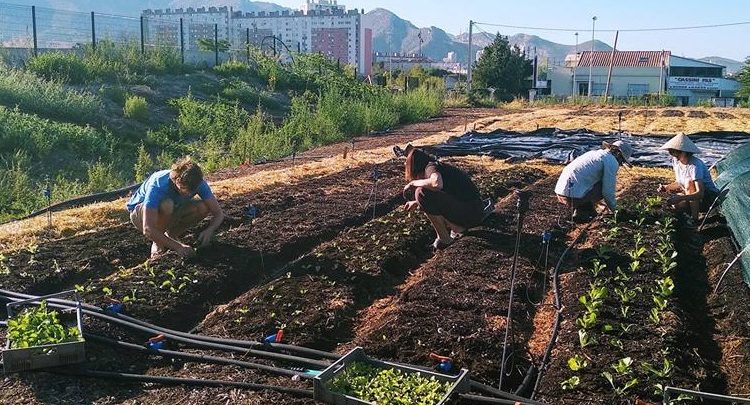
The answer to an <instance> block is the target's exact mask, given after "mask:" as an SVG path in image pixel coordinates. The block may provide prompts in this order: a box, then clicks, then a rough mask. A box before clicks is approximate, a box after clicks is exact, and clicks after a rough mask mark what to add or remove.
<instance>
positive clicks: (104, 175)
mask: <svg viewBox="0 0 750 405" xmlns="http://www.w3.org/2000/svg"><path fill="white" fill-rule="evenodd" d="M123 183H124V181H123V179H122V178H121V176H120V175H119V173H117V171H116V170H115V168H114V165H113V163H112V162H108V163H104V162H102V161H101V160H100V161H98V162H96V163H94V164H92V165H90V166H89V167H88V182H87V183H86V188H87V190H86V192H88V193H98V192H101V191H108V190H113V189H116V188H119V187H121V186H122V185H123Z"/></svg>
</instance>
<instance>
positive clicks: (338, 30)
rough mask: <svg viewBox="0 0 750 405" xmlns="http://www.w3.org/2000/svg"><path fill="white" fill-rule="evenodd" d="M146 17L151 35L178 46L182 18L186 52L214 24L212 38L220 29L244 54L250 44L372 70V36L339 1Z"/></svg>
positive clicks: (156, 13)
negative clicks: (311, 54) (284, 8)
mask: <svg viewBox="0 0 750 405" xmlns="http://www.w3.org/2000/svg"><path fill="white" fill-rule="evenodd" d="M143 16H144V17H145V19H144V20H145V21H146V26H147V27H148V29H146V30H144V31H145V32H146V33H147V34H148V35H158V36H162V37H164V38H168V39H171V43H177V45H178V46H179V41H178V38H179V25H177V28H176V30H175V22H176V23H177V24H179V21H180V19H181V18H182V20H183V30H184V31H183V33H184V35H185V49H186V50H189V49H195V47H197V40H198V39H199V38H201V37H206V35H205V34H206V32H207V30H208V29H209V27H208V26H209V25H210V38H212V39H213V38H214V28H215V27H217V28H218V37H219V40H223V39H225V40H228V41H229V42H230V44H231V48H232V49H235V50H244V49H245V46H246V44H247V43H250V44H251V45H254V46H261V45H262V46H263V49H269V48H275V49H277V50H278V51H279V52H284V51H287V50H288V51H289V52H301V53H309V52H317V53H321V54H323V55H326V56H327V57H328V58H330V59H331V60H334V61H337V62H339V63H341V64H342V65H353V66H356V67H357V70H358V72H359V73H361V74H368V72H369V71H370V70H371V66H372V56H371V53H370V51H367V52H366V50H367V45H368V43H369V44H371V42H372V34H371V32H370V35H369V37H368V35H366V34H367V32H366V30H364V29H362V22H361V13H360V12H359V11H358V10H346V8H345V7H344V6H343V5H339V4H338V2H337V1H335V0H317V1H312V0H307V1H306V3H305V4H303V5H302V7H301V9H300V10H295V11H275V12H258V13H244V12H242V11H235V10H233V9H232V8H227V7H220V8H216V7H210V8H208V9H205V8H199V9H192V8H187V9H174V10H170V9H167V10H164V11H162V10H146V11H144V12H143ZM214 24H216V26H215V25H214ZM193 26H195V28H193ZM274 38H275V40H274ZM368 41H369V42H368ZM368 62H369V63H368Z"/></svg>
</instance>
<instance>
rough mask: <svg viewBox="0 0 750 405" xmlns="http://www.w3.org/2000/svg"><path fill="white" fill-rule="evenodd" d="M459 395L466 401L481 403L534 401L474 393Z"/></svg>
mask: <svg viewBox="0 0 750 405" xmlns="http://www.w3.org/2000/svg"><path fill="white" fill-rule="evenodd" d="M458 396H459V398H461V399H463V400H465V401H469V402H474V403H480V404H503V405H526V404H531V403H532V402H525V401H516V400H513V399H502V398H492V397H485V396H481V395H474V394H458Z"/></svg>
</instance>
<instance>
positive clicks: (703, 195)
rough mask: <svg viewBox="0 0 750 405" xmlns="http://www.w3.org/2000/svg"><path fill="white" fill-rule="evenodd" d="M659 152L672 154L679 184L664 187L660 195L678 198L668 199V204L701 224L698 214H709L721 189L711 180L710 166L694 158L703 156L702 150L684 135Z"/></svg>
mask: <svg viewBox="0 0 750 405" xmlns="http://www.w3.org/2000/svg"><path fill="white" fill-rule="evenodd" d="M659 149H662V150H666V151H669V154H670V155H671V156H672V168H673V169H674V176H675V181H674V182H673V183H670V184H660V185H659V188H658V191H660V192H662V191H666V192H669V193H671V194H674V195H672V196H671V197H669V199H667V204H668V205H671V206H673V207H674V208H675V210H676V211H680V212H686V213H688V214H690V215H691V217H692V218H693V220H694V221H697V220H698V213H699V212H706V211H708V209H709V207H710V205H711V203H712V202H713V200H714V199H715V198H716V196H717V195H719V189H718V188H717V187H716V185H715V184H714V181H713V180H712V179H711V173H709V171H708V168H707V167H706V164H705V163H703V161H702V160H700V159H698V158H697V157H695V156H693V155H695V154H696V153H700V149H698V147H697V146H696V145H695V143H693V141H691V140H690V138H688V137H687V136H685V134H682V133H681V134H678V135H676V136H674V137H673V138H672V139H670V140H669V141H667V143H665V144H664V145H662V147H661V148H659Z"/></svg>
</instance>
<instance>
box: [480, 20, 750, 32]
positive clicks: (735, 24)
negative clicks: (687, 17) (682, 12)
mask: <svg viewBox="0 0 750 405" xmlns="http://www.w3.org/2000/svg"><path fill="white" fill-rule="evenodd" d="M474 24H476V25H486V26H490V27H503V28H515V29H523V30H536V31H563V32H582V31H583V32H585V31H589V30H590V28H585V29H583V28H582V29H573V28H552V27H530V26H522V25H508V24H494V23H483V22H474ZM738 25H750V21H740V22H733V23H726V24H710V25H692V26H685V27H661V28H659V27H657V28H631V29H621V30H616V29H597V30H596V31H597V32H615V31H620V32H652V31H683V30H695V29H704V28H721V27H733V26H738Z"/></svg>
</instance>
